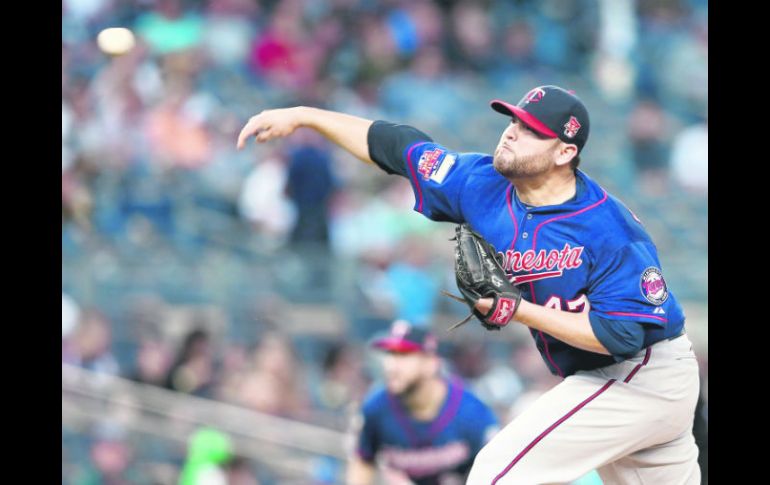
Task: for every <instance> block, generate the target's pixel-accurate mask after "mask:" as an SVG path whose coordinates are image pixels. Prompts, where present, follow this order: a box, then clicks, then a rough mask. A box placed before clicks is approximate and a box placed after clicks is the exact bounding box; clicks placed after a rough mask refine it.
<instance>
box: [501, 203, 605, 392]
mask: <svg viewBox="0 0 770 485" xmlns="http://www.w3.org/2000/svg"><path fill="white" fill-rule="evenodd" d="M606 200H607V192H606V191H604V197H602V200H600V201H599V202H596V203H594V204H591V205H589V206H588V207H584V208H582V209H580V210H579V211H575V212H570V213H569V214H564V215H563V216H556V217H552V218H551V219H548V220H547V221H544V222H541V223H540V224H538V226H537V227H536V228H535V234H534V235H533V236H532V250H533V251H535V246H536V245H537V233H538V231H539V230H540V228H541V227H543V226H544V225H546V224H548V223H549V222H553V221H556V220H559V219H566V218H568V217H572V216H576V215H578V214H582V213H583V212H586V211H589V210H591V209H593V208H595V207H598V206H599V205H601V204H603V203H604V202H605V201H606ZM508 207H509V208H510V205H509V206H508ZM530 289H531V290H532V301H533V302H537V298H535V285H534V284H532V283H530ZM538 333H539V334H540V338H541V339H543V347H544V350H545V356H546V357H548V361H549V362H550V363H551V364H553V366H554V367H556V371H557V372H558V373H559V377H564V373H563V372H562V371H561V369H559V367H558V366H557V365H556V363H555V362H554V361H553V359H552V358H551V352H550V351H549V350H548V341H547V340H546V339H545V336H544V335H543V331H542V330H538Z"/></svg>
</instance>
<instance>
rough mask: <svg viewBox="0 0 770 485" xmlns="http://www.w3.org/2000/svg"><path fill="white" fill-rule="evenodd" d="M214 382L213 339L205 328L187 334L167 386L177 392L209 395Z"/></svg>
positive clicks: (168, 377) (167, 377) (167, 379)
mask: <svg viewBox="0 0 770 485" xmlns="http://www.w3.org/2000/svg"><path fill="white" fill-rule="evenodd" d="M213 384H214V360H213V349H212V348H211V339H210V337H209V334H208V333H207V332H206V331H205V330H201V329H196V330H193V331H192V332H190V333H189V334H187V336H186V337H185V339H184V342H183V343H182V346H181V348H180V349H179V352H178V353H177V357H176V360H175V361H174V363H173V364H172V366H171V369H170V370H169V372H168V374H167V375H166V380H165V387H166V388H167V389H171V390H173V391H177V392H183V393H186V394H194V395H197V396H208V395H209V393H210V392H211V387H212V385H213Z"/></svg>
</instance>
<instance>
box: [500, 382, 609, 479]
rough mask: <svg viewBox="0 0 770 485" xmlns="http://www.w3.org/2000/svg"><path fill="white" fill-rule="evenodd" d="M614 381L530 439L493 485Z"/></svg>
mask: <svg viewBox="0 0 770 485" xmlns="http://www.w3.org/2000/svg"><path fill="white" fill-rule="evenodd" d="M614 383H615V379H610V380H609V381H607V383H606V384H604V385H603V386H602V388H601V389H599V390H598V391H596V392H595V393H593V394H592V395H591V396H590V397H589V398H588V399H586V400H585V401H583V402H581V403H580V404H578V405H577V406H575V407H574V408H572V410H571V411H570V412H568V413H567V414H565V415H564V416H562V417H561V418H560V419H559V420H558V421H556V422H555V423H553V424H552V425H551V426H550V427H548V429H546V430H545V431H543V432H542V433H540V435H539V436H538V437H537V438H535V439H534V440H533V441H532V442H531V443H530V444H528V445H527V447H526V448H524V449H523V450H522V451H521V452H520V453H519V454H518V455H517V456H516V458H514V459H513V461H512V462H511V463H509V464H508V466H507V467H505V469H504V470H503V471H502V472H500V473H499V474H498V475H497V476H496V477H495V479H494V480H492V485H495V484H496V483H497V481H498V480H500V479H501V478H503V477H504V476H505V474H506V473H508V472H509V471H511V468H513V466H514V465H515V464H516V463H518V462H519V460H521V458H522V457H523V456H524V455H526V454H527V453H529V450H531V449H532V448H534V446H535V445H536V444H538V443H539V442H540V440H542V439H543V438H545V437H546V436H547V435H548V434H549V433H550V432H551V431H553V430H554V429H556V428H557V427H558V426H559V425H560V424H561V423H563V422H564V421H566V420H567V419H568V418H569V417H570V416H572V415H573V414H575V413H576V412H578V411H580V409H582V408H583V407H584V406H585V405H586V404H588V403H589V402H591V401H593V400H594V399H595V398H596V397H597V396H598V395H599V394H601V393H603V392H604V391H606V390H607V389H609V387H610V386H611V385H612V384H614Z"/></svg>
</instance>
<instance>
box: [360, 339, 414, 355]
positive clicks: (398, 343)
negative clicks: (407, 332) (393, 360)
mask: <svg viewBox="0 0 770 485" xmlns="http://www.w3.org/2000/svg"><path fill="white" fill-rule="evenodd" d="M372 347H375V348H378V349H382V350H387V351H388V352H398V353H407V352H422V351H423V348H422V346H421V345H420V344H418V343H415V342H410V341H408V340H403V339H400V338H393V337H386V338H383V339H380V340H377V341H376V342H374V343H373V344H372Z"/></svg>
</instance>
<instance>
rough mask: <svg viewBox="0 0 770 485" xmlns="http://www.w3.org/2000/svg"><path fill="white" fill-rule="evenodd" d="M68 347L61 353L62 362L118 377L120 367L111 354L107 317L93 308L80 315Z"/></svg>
mask: <svg viewBox="0 0 770 485" xmlns="http://www.w3.org/2000/svg"><path fill="white" fill-rule="evenodd" d="M68 343H69V345H68V346H67V347H66V348H65V349H64V350H63V351H62V361H63V362H67V363H70V364H74V365H77V366H80V367H83V368H85V369H88V370H91V371H94V372H100V373H105V374H111V375H118V374H119V373H120V367H119V365H118V361H117V359H115V356H114V355H113V354H112V351H111V346H112V330H111V328H110V322H109V320H107V316H106V315H104V314H103V313H102V312H101V311H99V310H98V309H95V308H89V309H87V310H85V311H84V312H83V313H82V314H81V318H80V321H79V322H78V324H77V327H76V328H75V330H74V333H73V337H72V339H71V340H70V341H69V342H68Z"/></svg>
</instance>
